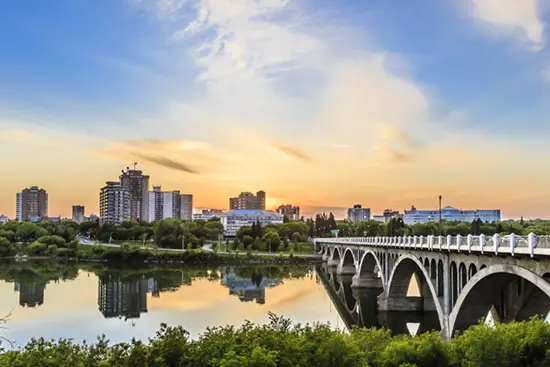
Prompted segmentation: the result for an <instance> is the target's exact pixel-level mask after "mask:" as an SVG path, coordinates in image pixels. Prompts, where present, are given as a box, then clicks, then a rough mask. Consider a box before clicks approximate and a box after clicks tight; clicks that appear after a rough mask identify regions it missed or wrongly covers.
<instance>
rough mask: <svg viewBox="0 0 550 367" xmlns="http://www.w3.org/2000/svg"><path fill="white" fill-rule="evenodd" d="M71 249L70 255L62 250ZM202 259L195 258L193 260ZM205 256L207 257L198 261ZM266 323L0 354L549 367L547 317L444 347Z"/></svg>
mask: <svg viewBox="0 0 550 367" xmlns="http://www.w3.org/2000/svg"><path fill="white" fill-rule="evenodd" d="M60 250H66V249H60ZM196 255H199V254H198V253H197V254H195V255H193V256H196ZM201 256H202V255H201ZM270 318H271V321H270V323H269V324H267V325H263V326H257V325H254V324H252V323H249V322H246V323H245V324H244V325H243V326H241V327H239V328H235V327H234V326H225V327H214V328H208V329H207V330H206V331H205V332H204V333H203V334H201V335H200V337H199V338H198V339H196V340H191V339H189V334H188V332H187V331H185V330H184V329H182V328H181V327H168V326H167V325H165V324H162V325H161V328H160V331H159V332H157V334H156V336H155V337H154V338H152V339H150V340H149V342H148V343H143V342H141V341H137V340H132V341H131V342H129V343H120V344H110V343H109V342H108V341H107V340H106V339H105V338H104V337H102V338H99V339H98V341H97V342H96V343H95V344H83V345H78V344H73V342H72V341H70V340H66V339H62V340H59V341H58V342H54V341H47V340H45V339H33V340H31V341H30V342H29V343H28V344H27V345H26V346H25V347H24V348H22V349H20V350H13V351H8V352H5V353H4V354H0V366H21V367H24V366H33V367H50V366H60V367H69V366H71V367H72V366H88V367H103V366H113V367H114V366H156V367H161V366H189V367H202V366H238V367H241V366H282V367H292V366H303V367H305V366H312V367H333V366H335V367H339V366H340V367H347V366H352V367H359V366H361V367H364V366H383V367H397V366H399V367H412V366H417V367H424V366H427V367H431V366H434V367H435V366H437V367H446V366H452V367H455V366H456V367H458V366H464V367H466V366H483V367H500V366H504V367H512V366H532V367H543V366H549V365H550V325H548V324H547V323H546V322H545V321H544V320H542V319H533V320H531V321H528V322H521V323H520V322H514V323H511V324H509V325H504V324H499V325H497V326H496V327H495V328H490V327H488V326H485V325H479V326H474V327H472V328H470V329H469V330H467V331H466V332H465V333H464V334H463V335H461V336H458V337H456V338H454V339H452V340H451V341H449V342H444V341H442V339H441V338H440V336H439V335H438V334H437V333H435V332H432V333H425V334H421V335H418V336H410V335H399V336H394V337H392V336H391V332H390V331H389V330H380V329H374V328H372V329H358V328H355V329H352V330H351V331H350V332H345V331H337V330H332V329H331V328H330V327H329V326H327V325H321V324H315V325H313V326H311V325H292V324H291V322H290V321H289V320H287V319H284V318H279V317H276V316H274V315H272V314H271V315H270Z"/></svg>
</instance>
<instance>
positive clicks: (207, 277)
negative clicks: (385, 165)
mask: <svg viewBox="0 0 550 367" xmlns="http://www.w3.org/2000/svg"><path fill="white" fill-rule="evenodd" d="M350 285H351V278H342V277H337V276H336V275H335V274H334V273H333V272H331V271H330V270H328V269H327V268H317V269H315V268H314V267H310V266H302V267H279V266H271V267H256V266H245V267H219V268H206V267H202V268H186V267H180V266H149V267H140V268H120V267H112V266H107V265H105V264H80V265H77V264H66V265H61V264H56V263H49V262H37V263H27V264H22V263H0V315H6V314H9V313H11V316H10V322H9V324H8V325H7V326H8V329H6V330H3V331H2V335H3V336H5V337H6V338H7V339H9V340H11V341H14V342H15V345H16V346H18V345H22V344H25V343H26V342H27V341H28V340H29V339H30V338H32V337H40V336H43V337H45V338H48V339H49V338H54V339H58V338H71V339H73V340H75V341H77V342H81V341H82V340H87V341H93V340H95V338H96V337H97V336H98V335H101V334H105V335H106V336H107V337H108V339H109V340H110V341H111V342H121V341H129V340H130V339H131V338H132V337H135V338H138V339H142V340H147V338H149V337H152V336H154V334H155V332H156V331H157V330H158V328H159V326H160V324H161V323H167V324H168V325H182V326H183V327H184V328H185V329H186V330H188V331H189V332H190V334H191V336H192V337H197V336H198V335H199V334H200V333H202V332H204V330H205V328H206V327H207V326H219V325H227V324H231V325H241V324H242V323H243V322H245V320H250V321H252V322H255V323H262V324H263V323H266V322H268V321H269V316H268V312H273V313H275V314H277V315H281V316H285V317H288V318H291V319H292V320H293V321H294V322H300V323H313V322H322V323H330V324H331V326H332V327H334V328H345V327H349V326H351V325H354V324H359V325H362V326H369V327H370V326H377V327H379V326H381V325H384V326H386V327H390V328H392V329H394V331H395V332H396V333H399V332H418V329H421V330H420V331H422V329H425V328H426V326H422V325H428V326H429V325H430V324H431V323H430V321H429V320H428V321H426V320H424V319H423V316H422V315H421V316H419V315H412V316H408V317H409V319H408V320H403V319H402V318H400V319H397V320H396V319H395V318H392V317H391V315H390V316H388V315H384V316H382V317H381V316H380V315H378V314H377V312H376V296H377V294H369V293H368V292H367V293H365V292H364V291H357V290H352V289H351V287H350ZM419 317H420V318H419ZM434 328H437V325H436V326H435V327H434ZM4 346H5V345H4Z"/></svg>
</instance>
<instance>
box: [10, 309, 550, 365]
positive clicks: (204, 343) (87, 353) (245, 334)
mask: <svg viewBox="0 0 550 367" xmlns="http://www.w3.org/2000/svg"><path fill="white" fill-rule="evenodd" d="M270 318H271V322H270V323H269V324H268V325H265V326H258V325H253V324H245V325H244V326H242V327H240V328H234V327H233V326H226V327H215V328H211V329H209V330H208V331H206V332H205V333H203V334H202V335H201V336H200V338H198V339H197V340H191V339H190V338H189V334H188V333H187V331H186V330H184V329H183V328H182V327H179V326H178V327H168V326H167V325H165V324H162V325H161V328H160V330H159V331H158V332H157V334H156V336H155V337H153V338H151V339H150V340H149V343H143V342H141V341H137V340H133V341H132V342H130V343H121V344H117V345H111V344H110V343H109V342H108V340H106V339H105V337H101V338H99V339H98V341H97V342H96V343H95V344H82V345H81V344H75V343H73V342H72V341H71V340H60V341H59V342H55V341H47V340H44V339H38V340H32V341H31V342H29V343H28V344H27V345H26V346H25V347H24V348H22V349H20V350H17V351H9V352H5V353H3V354H0V365H1V366H7V367H12V366H18V367H25V366H33V367H46V366H59V367H69V366H70V367H72V366H90V367H99V366H159V367H160V366H193V367H194V366H196V367H203V366H273V367H275V366H289V367H290V366H313V367H316V366H319V367H321V366H323V367H325V366H326V367H328V366H385V367H397V366H418V367H421V366H430V367H431V366H433V367H436V366H437V367H444V366H484V367H493V366H494V367H497V366H499V367H500V366H541V367H542V366H548V365H550V353H549V352H548V350H549V347H550V325H548V324H547V323H546V322H545V321H544V320H542V319H532V320H530V321H527V322H513V323H511V324H507V325H505V324H497V325H496V326H495V327H494V328H492V327H489V326H487V325H477V326H473V327H471V328H470V329H468V330H467V331H466V332H465V333H464V334H463V335H460V336H457V337H456V338H454V339H452V340H450V341H448V342H444V341H443V340H442V339H441V338H440V337H439V336H438V335H437V333H435V332H433V333H425V334H421V335H419V336H409V335H399V336H391V333H390V332H389V331H387V330H380V329H353V330H352V331H350V332H345V331H339V330H331V329H330V327H329V326H327V325H314V326H307V325H306V326H300V325H292V323H291V321H290V320H288V319H283V318H279V317H276V316H274V315H272V314H271V315H270ZM0 353H1V351H0Z"/></svg>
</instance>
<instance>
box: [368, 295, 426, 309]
mask: <svg viewBox="0 0 550 367" xmlns="http://www.w3.org/2000/svg"><path fill="white" fill-rule="evenodd" d="M423 309H424V299H423V298H422V297H400V296H392V297H388V296H385V295H380V296H379V297H378V310H379V311H400V312H403V311H405V312H422V311H423Z"/></svg>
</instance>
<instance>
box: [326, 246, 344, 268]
mask: <svg viewBox="0 0 550 367" xmlns="http://www.w3.org/2000/svg"><path fill="white" fill-rule="evenodd" d="M341 258H342V256H341V253H340V248H339V247H338V246H333V247H332V250H330V256H329V262H328V265H329V266H337V265H338V264H339V263H340V259H341Z"/></svg>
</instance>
